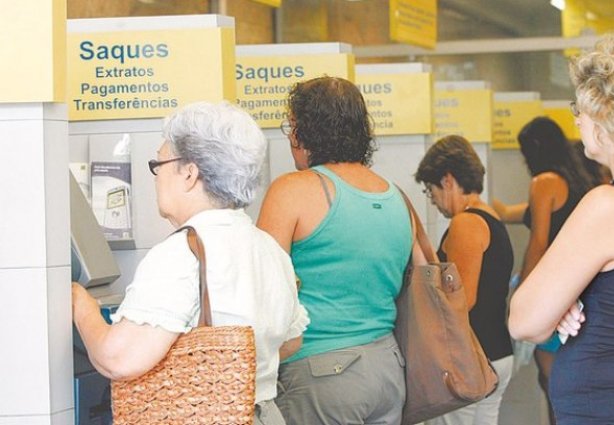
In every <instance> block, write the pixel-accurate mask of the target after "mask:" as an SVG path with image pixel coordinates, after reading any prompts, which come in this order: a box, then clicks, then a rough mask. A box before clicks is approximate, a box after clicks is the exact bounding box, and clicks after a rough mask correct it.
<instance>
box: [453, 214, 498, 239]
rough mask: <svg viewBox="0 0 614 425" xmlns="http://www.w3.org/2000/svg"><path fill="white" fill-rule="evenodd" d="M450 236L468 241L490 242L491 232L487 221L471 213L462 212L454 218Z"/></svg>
mask: <svg viewBox="0 0 614 425" xmlns="http://www.w3.org/2000/svg"><path fill="white" fill-rule="evenodd" d="M449 235H450V236H452V237H454V238H459V239H461V240H467V241H470V240H474V241H482V242H483V241H487V240H490V230H489V229H488V223H486V220H484V219H483V218H482V217H480V216H479V215H478V214H473V213H470V212H462V213H460V214H456V215H455V216H454V217H452V220H451V221H450V230H449Z"/></svg>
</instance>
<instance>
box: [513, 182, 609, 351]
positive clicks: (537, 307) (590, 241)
mask: <svg viewBox="0 0 614 425" xmlns="http://www.w3.org/2000/svg"><path fill="white" fill-rule="evenodd" d="M612 217H614V187H612V186H599V187H597V188H595V189H593V190H592V191H590V192H589V193H588V194H587V195H586V196H585V197H584V198H583V199H582V201H580V203H579V204H578V206H577V207H576V209H575V210H574V212H573V213H572V214H571V215H570V216H569V218H568V219H567V221H566V222H565V224H564V225H563V228H562V229H561V231H560V232H559V234H558V236H557V237H556V239H555V240H554V242H553V243H552V245H551V246H550V247H549V248H548V250H547V251H546V253H545V254H544V256H543V257H542V258H541V260H540V261H539V263H538V264H537V265H536V266H535V268H534V269H533V271H531V273H530V274H529V276H528V277H527V279H526V280H525V281H524V282H523V283H522V285H520V287H519V288H518V290H517V291H516V292H515V293H514V295H513V296H512V301H511V306H510V318H509V329H510V333H511V334H512V337H513V338H515V339H523V340H529V341H534V342H542V341H545V340H546V339H547V338H548V337H550V336H551V335H552V332H553V331H554V330H555V329H556V327H557V325H558V324H559V321H560V320H561V318H562V317H563V316H564V315H565V314H566V313H567V312H568V310H569V308H570V307H571V305H572V304H573V303H575V301H576V300H577V299H578V297H579V296H580V294H581V293H582V291H583V290H584V289H585V288H586V287H587V286H588V284H589V283H590V282H591V280H592V279H593V278H594V277H595V275H596V274H597V273H598V272H599V271H605V270H611V269H613V268H614V244H612V240H614V227H613V226H612V224H611V222H612Z"/></svg>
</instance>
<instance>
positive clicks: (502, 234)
mask: <svg viewBox="0 0 614 425" xmlns="http://www.w3.org/2000/svg"><path fill="white" fill-rule="evenodd" d="M465 212H468V213H472V214H477V215H479V216H480V217H482V219H483V220H484V221H485V222H486V224H487V225H488V230H489V231H490V244H489V245H488V248H487V249H486V251H484V256H483V257H482V267H481V270H480V278H479V281H478V294H477V301H476V303H475V305H474V306H473V308H472V309H471V311H470V312H469V321H470V322H471V327H472V328H473V331H474V332H475V334H476V336H477V337H478V340H479V341H480V344H481V345H482V348H483V349H484V352H485V353H486V356H487V357H488V359H489V360H490V361H495V360H499V359H501V358H503V357H506V356H510V355H511V354H512V343H511V338H510V334H509V332H508V330H507V302H506V301H507V295H508V291H509V281H510V276H511V274H512V268H513V266H514V253H513V251H512V244H511V243H510V238H509V236H508V234H507V230H506V228H505V226H504V224H503V223H501V221H499V220H497V219H496V218H495V217H493V216H492V215H490V214H488V213H487V212H486V211H483V210H479V209H475V208H470V209H468V210H466V211H465ZM447 236H448V230H446V232H445V233H444V235H443V237H442V238H441V244H440V245H439V250H438V251H437V256H438V257H439V260H440V261H447V257H448V256H447V255H446V253H445V252H443V250H442V248H441V247H442V246H443V243H444V241H445V239H446V237H447Z"/></svg>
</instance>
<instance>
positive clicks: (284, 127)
mask: <svg viewBox="0 0 614 425" xmlns="http://www.w3.org/2000/svg"><path fill="white" fill-rule="evenodd" d="M279 129H280V130H281V132H282V133H283V134H284V135H286V136H289V135H290V133H292V125H291V124H290V121H288V120H283V121H282V122H281V124H279Z"/></svg>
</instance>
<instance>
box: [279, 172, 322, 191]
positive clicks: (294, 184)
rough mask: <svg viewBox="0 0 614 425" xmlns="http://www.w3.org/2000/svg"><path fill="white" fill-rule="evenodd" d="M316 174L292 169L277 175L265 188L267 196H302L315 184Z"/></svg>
mask: <svg viewBox="0 0 614 425" xmlns="http://www.w3.org/2000/svg"><path fill="white" fill-rule="evenodd" d="M318 184H319V183H318V176H317V175H316V173H314V172H312V171H310V170H303V171H294V172H291V173H287V174H282V175H281V176H279V177H277V178H276V179H275V180H273V182H272V183H271V185H270V186H269V188H268V190H267V196H270V195H274V196H283V197H288V196H289V197H295V196H296V197H303V196H304V195H305V193H306V192H308V191H310V190H313V189H311V188H313V187H314V186H317V185H318Z"/></svg>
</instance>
